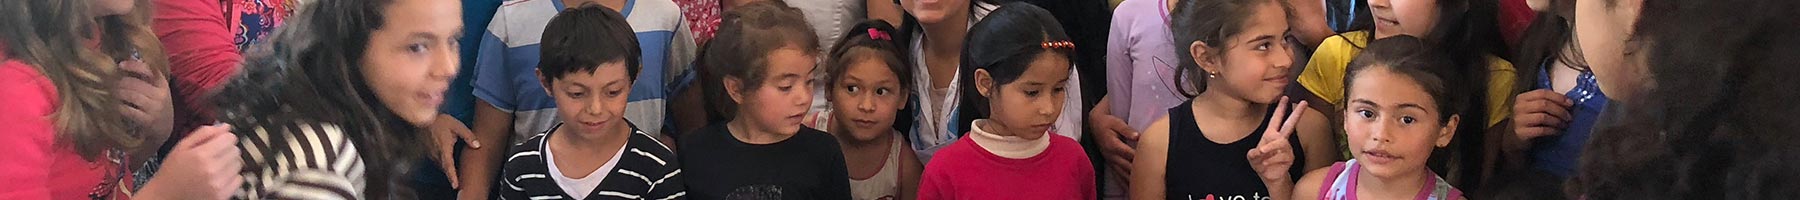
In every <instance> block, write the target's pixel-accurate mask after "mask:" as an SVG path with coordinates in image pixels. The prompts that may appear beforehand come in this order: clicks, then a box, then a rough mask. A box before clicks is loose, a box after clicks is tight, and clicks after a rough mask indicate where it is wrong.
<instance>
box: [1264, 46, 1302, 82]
mask: <svg viewBox="0 0 1800 200" xmlns="http://www.w3.org/2000/svg"><path fill="white" fill-rule="evenodd" d="M1286 41H1287V39H1286V38H1283V39H1282V42H1281V45H1275V51H1277V53H1275V56H1272V57H1273V58H1271V59H1275V60H1270V61H1269V63H1271V64H1275V65H1274V67H1275V69H1278V70H1279V71H1281V72H1282V73H1287V70H1288V69H1293V67H1294V51H1293V50H1292V48H1293V45H1299V44H1294V43H1289V42H1286Z"/></svg>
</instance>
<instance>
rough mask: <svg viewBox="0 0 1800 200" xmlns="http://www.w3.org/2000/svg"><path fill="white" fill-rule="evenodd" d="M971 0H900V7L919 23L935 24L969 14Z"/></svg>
mask: <svg viewBox="0 0 1800 200" xmlns="http://www.w3.org/2000/svg"><path fill="white" fill-rule="evenodd" d="M969 1H971V0H900V7H901V8H902V9H905V10H906V13H910V14H912V15H913V17H914V18H917V19H918V20H919V23H924V24H936V23H941V22H944V20H947V19H950V18H952V17H954V15H967V14H969Z"/></svg>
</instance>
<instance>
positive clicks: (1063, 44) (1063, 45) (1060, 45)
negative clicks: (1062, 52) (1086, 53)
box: [1042, 41, 1075, 49]
mask: <svg viewBox="0 0 1800 200" xmlns="http://www.w3.org/2000/svg"><path fill="white" fill-rule="evenodd" d="M1042 46H1043V47H1044V48H1045V49H1074V48H1075V43H1074V42H1069V41H1050V42H1044V43H1043V44H1042Z"/></svg>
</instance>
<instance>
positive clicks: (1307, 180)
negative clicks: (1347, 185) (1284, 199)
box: [1290, 164, 1331, 200]
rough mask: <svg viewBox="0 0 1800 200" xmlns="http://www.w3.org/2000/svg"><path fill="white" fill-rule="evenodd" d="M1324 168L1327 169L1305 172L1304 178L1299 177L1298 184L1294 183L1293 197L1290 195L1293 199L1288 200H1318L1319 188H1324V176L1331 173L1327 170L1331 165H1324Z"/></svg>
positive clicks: (1329, 169)
mask: <svg viewBox="0 0 1800 200" xmlns="http://www.w3.org/2000/svg"><path fill="white" fill-rule="evenodd" d="M1326 166H1327V168H1319V169H1315V170H1310V171H1307V172H1306V175H1305V176H1301V177H1300V182H1296V183H1294V190H1293V191H1294V192H1293V193H1294V195H1292V196H1293V197H1294V198H1292V199H1290V200H1311V199H1319V189H1320V188H1319V187H1322V186H1324V185H1323V184H1324V182H1325V176H1326V175H1327V173H1331V168H1329V166H1331V165H1330V164H1326Z"/></svg>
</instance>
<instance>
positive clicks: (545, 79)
mask: <svg viewBox="0 0 1800 200" xmlns="http://www.w3.org/2000/svg"><path fill="white" fill-rule="evenodd" d="M531 73H533V74H537V78H538V84H543V86H544V87H543V88H544V94H550V95H556V92H554V91H550V89H551V87H550V85H551V84H550V79H549V78H548V77H544V70H538V69H532V70H531Z"/></svg>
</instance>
